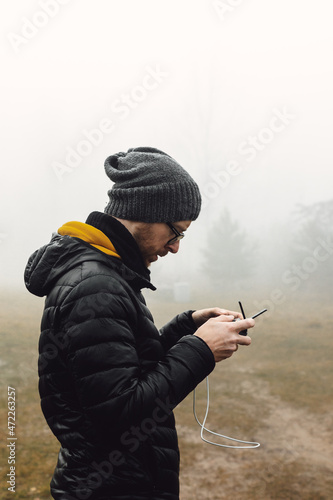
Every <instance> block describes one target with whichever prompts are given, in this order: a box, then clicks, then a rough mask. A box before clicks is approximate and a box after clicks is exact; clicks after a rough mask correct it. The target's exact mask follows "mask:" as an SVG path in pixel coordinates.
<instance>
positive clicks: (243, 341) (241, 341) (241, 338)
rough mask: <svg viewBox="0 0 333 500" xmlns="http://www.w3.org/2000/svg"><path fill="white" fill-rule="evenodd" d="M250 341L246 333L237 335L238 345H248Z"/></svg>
mask: <svg viewBox="0 0 333 500" xmlns="http://www.w3.org/2000/svg"><path fill="white" fill-rule="evenodd" d="M251 342H252V339H251V337H249V336H248V335H246V337H245V336H243V335H239V339H238V340H237V344H238V345H250V344H251Z"/></svg>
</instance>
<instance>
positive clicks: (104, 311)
mask: <svg viewBox="0 0 333 500" xmlns="http://www.w3.org/2000/svg"><path fill="white" fill-rule="evenodd" d="M105 169H106V173H107V175H108V177H109V178H110V179H111V181H113V182H114V184H113V187H112V189H110V190H109V192H108V195H109V202H108V204H107V206H106V208H105V213H100V212H93V213H91V214H90V215H89V217H88V219H87V221H86V223H81V222H69V223H66V224H64V225H63V226H62V227H61V228H60V229H59V230H58V232H57V233H56V234H54V235H53V237H52V239H51V242H50V243H49V244H47V245H45V246H44V247H42V248H41V249H39V250H37V251H36V252H35V253H34V254H33V255H32V256H31V257H30V259H29V262H28V264H27V267H26V270H25V283H26V286H27V288H28V290H29V291H30V292H31V293H34V294H35V295H38V296H44V295H46V302H45V310H44V314H43V318H42V323H41V336H40V342H39V375H40V382H39V391H40V396H41V406H42V410H43V413H44V416H45V418H46V420H47V423H48V425H49V426H50V428H51V430H52V432H53V433H54V435H55V436H56V437H57V438H58V440H59V442H60V444H61V448H60V452H59V457H58V463H57V466H56V469H55V471H54V475H53V478H52V481H51V493H52V496H53V498H55V499H58V500H70V499H79V500H86V499H90V500H96V499H98V500H110V499H118V500H120V499H121V500H130V499H131V500H133V499H134V500H135V499H137V500H143V499H145V500H147V499H150V500H162V499H165V500H166V499H168V500H176V499H178V498H179V479H178V478H179V451H178V445H177V434H176V430H175V421H174V416H173V413H172V410H173V409H174V408H175V407H176V406H177V405H178V404H179V403H180V402H181V401H182V400H183V399H184V398H185V397H186V396H187V395H188V394H189V393H190V392H191V391H192V390H193V389H194V388H195V387H196V385H197V384H198V383H199V382H201V381H202V380H203V379H204V378H205V377H206V376H207V375H208V374H209V373H210V372H211V371H212V370H213V369H214V367H215V363H216V362H218V361H220V360H223V359H225V358H228V357H230V356H231V355H232V354H233V352H235V351H236V350H237V348H238V345H240V344H241V345H249V344H250V342H251V339H250V337H245V336H242V335H239V332H240V331H241V330H244V329H246V328H251V327H253V326H254V321H253V320H252V319H246V320H240V321H237V322H233V321H232V320H233V319H234V318H236V317H237V318H241V315H240V314H239V313H237V312H232V311H227V310H224V309H220V308H212V309H204V310H199V311H186V312H184V313H182V314H179V315H178V316H177V317H176V318H174V319H173V320H171V321H170V322H169V323H168V324H167V325H166V326H164V327H163V328H162V329H161V330H160V332H159V331H158V330H157V329H156V327H155V326H154V323H153V318H152V316H151V314H150V312H149V310H148V308H147V307H146V305H145V301H144V298H143V296H142V294H141V289H142V288H145V287H147V288H150V289H152V290H155V287H154V286H153V285H152V284H151V282H150V271H149V270H148V267H149V266H150V264H151V262H154V261H156V260H157V259H158V257H164V256H165V255H167V253H169V252H171V253H176V252H178V250H179V242H180V240H181V238H183V237H184V233H185V231H186V230H187V229H188V227H189V226H190V224H191V222H192V221H194V220H196V218H197V217H198V215H199V212H200V206H201V197H200V193H199V189H198V186H197V184H196V183H195V182H194V180H193V179H192V178H191V177H190V175H189V174H188V173H187V172H186V171H185V170H184V169H183V168H182V167H181V166H180V165H179V164H178V163H177V162H176V161H175V160H174V159H173V158H171V157H170V156H169V155H167V154H165V153H163V152H162V151H160V150H158V149H154V148H136V149H130V150H129V151H128V152H127V153H118V154H116V155H113V156H110V157H109V158H107V160H106V162H105Z"/></svg>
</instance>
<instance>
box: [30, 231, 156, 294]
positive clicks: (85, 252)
mask: <svg viewBox="0 0 333 500" xmlns="http://www.w3.org/2000/svg"><path fill="white" fill-rule="evenodd" d="M115 260H116V261H117V264H116V265H117V266H118V267H120V272H121V275H122V277H123V278H124V279H125V280H126V281H130V282H131V284H132V285H134V286H137V287H138V288H139V289H141V288H144V287H147V288H150V289H152V290H156V288H155V287H154V286H153V285H152V284H151V283H150V281H148V280H146V279H145V278H143V277H142V276H140V275H139V274H138V273H136V272H135V271H133V270H131V269H129V268H128V267H127V266H125V265H124V264H123V263H122V262H121V261H119V259H118V258H116V257H112V256H109V255H106V254H104V253H103V252H102V251H100V250H98V249H96V248H93V247H92V246H91V245H90V244H89V243H86V242H84V241H83V240H80V239H79V238H75V237H71V236H68V235H65V236H61V235H60V234H58V233H53V235H52V239H51V241H50V242H49V243H48V244H46V245H44V246H42V247H41V248H40V249H38V250H36V251H35V252H34V253H33V254H32V255H31V256H30V258H29V260H28V263H27V265H26V268H25V271H24V282H25V286H26V288H27V289H28V290H29V292H30V293H32V294H34V295H37V296H38V297H43V296H45V295H48V293H49V292H50V291H51V289H52V287H53V286H54V284H55V283H56V281H57V280H58V279H59V278H60V277H61V276H62V275H63V274H65V273H66V272H68V271H69V270H70V269H73V268H74V267H77V266H78V265H80V264H81V263H83V262H87V261H99V262H102V263H103V264H105V265H107V266H109V267H112V268H113V269H114V268H115ZM121 268H123V269H121Z"/></svg>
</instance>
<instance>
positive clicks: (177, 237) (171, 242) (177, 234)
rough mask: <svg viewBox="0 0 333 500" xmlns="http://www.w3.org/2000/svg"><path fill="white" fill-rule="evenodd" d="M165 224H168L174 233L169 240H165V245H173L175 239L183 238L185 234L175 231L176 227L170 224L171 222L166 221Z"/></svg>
mask: <svg viewBox="0 0 333 500" xmlns="http://www.w3.org/2000/svg"><path fill="white" fill-rule="evenodd" d="M166 225H167V226H169V228H170V229H171V231H173V232H174V233H175V235H176V236H175V237H174V238H171V240H169V241H168V242H167V245H173V244H174V243H176V242H177V241H179V240H182V239H183V238H184V236H185V234H184V233H180V232H179V231H177V229H176V228H175V227H174V226H173V225H172V224H171V222H166Z"/></svg>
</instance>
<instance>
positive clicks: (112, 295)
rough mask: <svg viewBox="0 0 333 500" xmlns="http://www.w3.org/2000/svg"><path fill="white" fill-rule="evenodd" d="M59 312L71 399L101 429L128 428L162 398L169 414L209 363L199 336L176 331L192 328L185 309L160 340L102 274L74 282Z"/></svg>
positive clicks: (148, 322)
mask: <svg viewBox="0 0 333 500" xmlns="http://www.w3.org/2000/svg"><path fill="white" fill-rule="evenodd" d="M62 314H63V316H66V320H65V323H64V328H65V330H66V335H67V336H68V341H67V342H66V345H67V350H66V363H67V366H68V370H69V372H70V376H71V378H72V381H73V383H74V386H75V394H76V397H77V404H78V405H79V407H81V408H82V409H83V412H84V414H85V415H86V417H87V418H88V419H89V420H90V421H92V422H93V424H94V425H95V426H96V428H97V429H100V431H101V432H105V429H112V432H113V433H114V432H118V431H120V430H122V429H127V428H129V427H130V426H131V425H135V424H137V423H139V422H142V420H143V419H144V418H147V417H151V415H152V414H153V412H154V410H156V408H157V407H158V406H159V405H161V404H162V405H164V407H165V408H166V407H167V408H168V409H169V411H170V412H171V411H172V409H173V408H174V407H176V406H177V404H178V403H180V401H182V400H183V399H184V398H185V397H186V396H187V395H188V394H189V393H190V392H191V391H192V390H193V389H194V388H195V386H196V385H197V384H198V383H199V382H201V381H202V380H203V379H204V378H205V377H206V376H207V375H208V374H209V373H210V372H211V371H212V370H213V368H214V366H215V361H214V357H213V355H212V353H211V351H210V349H209V348H208V346H207V345H206V344H205V342H204V341H202V340H201V339H200V338H198V337H196V336H193V335H191V334H190V335H185V336H182V335H180V332H183V329H182V325H187V327H186V331H185V333H187V332H188V333H193V331H192V327H190V326H189V325H190V324H191V323H190V322H189V318H188V317H186V315H185V316H181V315H180V316H179V317H177V319H175V320H173V323H172V324H171V325H169V326H168V327H167V328H166V329H165V330H164V333H166V334H167V333H168V332H169V335H166V336H165V338H167V337H168V342H165V343H164V346H163V345H162V344H161V337H160V335H159V333H158V331H157V329H156V327H155V326H154V325H153V323H152V322H151V320H150V319H149V318H148V317H146V316H145V315H144V314H140V312H138V310H137V306H136V305H135V304H134V303H133V300H131V297H130V296H129V295H128V294H127V292H126V291H125V289H124V288H123V287H122V286H121V284H119V283H118V282H117V281H116V280H110V278H109V277H103V276H92V277H90V278H88V279H87V280H85V281H84V282H82V283H80V284H79V285H78V286H77V287H76V288H75V289H74V290H73V291H72V292H71V293H70V299H69V300H67V302H66V304H65V305H64V306H63V312H62ZM172 325H173V326H172ZM190 330H191V331H190ZM180 336H181V337H182V338H180V340H178V341H177V337H178V338H179V337H180ZM162 337H163V335H162ZM168 343H169V344H171V345H172V347H170V348H168V345H169V344H168ZM143 360H145V364H144V363H143ZM161 402H162V403H161Z"/></svg>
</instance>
